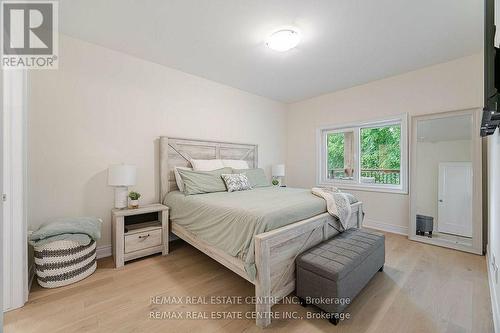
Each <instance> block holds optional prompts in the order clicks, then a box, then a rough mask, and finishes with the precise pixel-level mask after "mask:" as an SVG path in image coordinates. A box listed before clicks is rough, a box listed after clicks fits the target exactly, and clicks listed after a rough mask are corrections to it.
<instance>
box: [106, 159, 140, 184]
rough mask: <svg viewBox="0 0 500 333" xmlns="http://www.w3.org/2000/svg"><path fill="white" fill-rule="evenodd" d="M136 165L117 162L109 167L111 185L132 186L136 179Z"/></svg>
mask: <svg viewBox="0 0 500 333" xmlns="http://www.w3.org/2000/svg"><path fill="white" fill-rule="evenodd" d="M136 173H137V172H136V167H135V165H130V164H115V165H110V166H109V168H108V185H109V186H132V185H135V181H136Z"/></svg>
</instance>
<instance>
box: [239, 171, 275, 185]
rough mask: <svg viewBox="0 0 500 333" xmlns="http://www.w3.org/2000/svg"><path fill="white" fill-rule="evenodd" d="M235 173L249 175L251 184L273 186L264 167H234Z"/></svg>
mask: <svg viewBox="0 0 500 333" xmlns="http://www.w3.org/2000/svg"><path fill="white" fill-rule="evenodd" d="M233 173H243V174H245V175H246V176H247V177H248V180H249V181H250V186H252V188H253V187H265V186H271V183H270V182H269V180H268V179H267V176H266V173H265V172H264V169H260V168H259V169H233Z"/></svg>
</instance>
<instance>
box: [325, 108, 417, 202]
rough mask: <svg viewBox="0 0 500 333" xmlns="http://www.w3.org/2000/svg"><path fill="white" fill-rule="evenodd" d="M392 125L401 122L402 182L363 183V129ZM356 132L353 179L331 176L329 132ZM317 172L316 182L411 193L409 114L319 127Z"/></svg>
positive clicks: (343, 186) (378, 190)
mask: <svg viewBox="0 0 500 333" xmlns="http://www.w3.org/2000/svg"><path fill="white" fill-rule="evenodd" d="M390 125H400V126H401V140H400V149H401V170H400V184H399V185H390V184H368V183H361V181H360V179H361V177H360V176H361V173H360V171H361V147H360V133H361V129H362V128H367V127H369V128H374V127H384V126H390ZM351 131H353V132H354V142H353V146H354V156H353V158H354V165H355V166H356V167H355V168H354V169H355V170H354V174H353V179H352V180H351V179H329V178H328V176H327V170H328V153H327V152H328V149H327V141H326V138H327V135H328V134H330V133H343V132H351ZM316 141H317V143H316V145H317V174H316V182H317V184H318V185H320V186H336V187H338V188H341V189H348V190H360V191H375V192H390V193H402V194H408V115H407V114H400V115H396V116H391V117H386V118H382V119H377V120H371V121H361V122H356V123H349V124H342V125H329V126H321V127H319V128H318V129H317V140H316Z"/></svg>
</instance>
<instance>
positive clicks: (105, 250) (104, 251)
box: [96, 245, 113, 259]
mask: <svg viewBox="0 0 500 333" xmlns="http://www.w3.org/2000/svg"><path fill="white" fill-rule="evenodd" d="M112 249H113V248H112V246H111V245H102V246H99V247H98V248H97V250H96V256H97V259H101V258H106V257H111V256H112V254H113V250H112Z"/></svg>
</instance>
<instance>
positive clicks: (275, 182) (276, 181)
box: [271, 178, 280, 186]
mask: <svg viewBox="0 0 500 333" xmlns="http://www.w3.org/2000/svg"><path fill="white" fill-rule="evenodd" d="M271 183H272V184H273V185H274V186H278V185H279V183H280V181H279V180H278V179H276V178H274V179H273V181H272V182H271Z"/></svg>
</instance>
